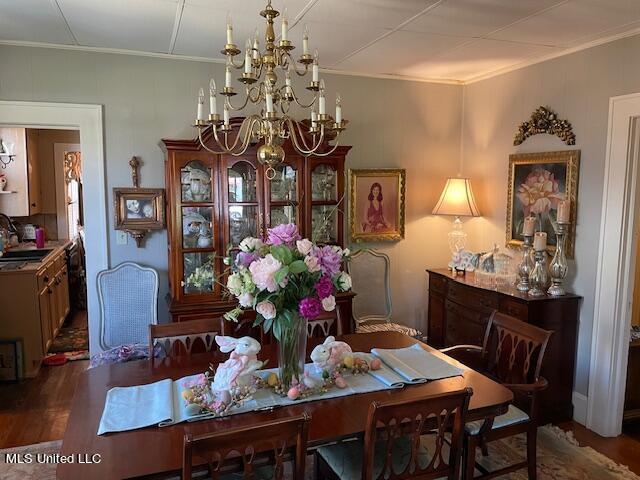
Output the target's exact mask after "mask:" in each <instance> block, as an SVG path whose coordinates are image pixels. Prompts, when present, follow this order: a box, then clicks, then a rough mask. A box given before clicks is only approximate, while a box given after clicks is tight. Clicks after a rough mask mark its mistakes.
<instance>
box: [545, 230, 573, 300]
mask: <svg viewBox="0 0 640 480" xmlns="http://www.w3.org/2000/svg"><path fill="white" fill-rule="evenodd" d="M569 225H570V224H569V223H564V222H563V223H560V222H558V228H557V230H556V253H555V254H554V255H553V259H552V260H551V264H550V265H549V274H550V275H551V286H550V287H549V290H547V293H548V294H549V295H553V296H554V297H557V296H562V295H566V294H567V292H566V291H565V289H564V286H563V283H564V279H565V277H566V276H567V270H568V269H569V266H568V265H567V256H566V254H565V251H564V249H565V247H564V242H565V239H566V237H567V232H568V231H569Z"/></svg>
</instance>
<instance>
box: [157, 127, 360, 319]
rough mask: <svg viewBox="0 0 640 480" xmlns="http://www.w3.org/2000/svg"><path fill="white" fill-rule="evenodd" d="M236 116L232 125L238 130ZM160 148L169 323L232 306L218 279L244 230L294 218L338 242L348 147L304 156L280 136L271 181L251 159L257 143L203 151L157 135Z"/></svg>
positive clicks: (314, 235) (190, 142) (313, 233)
mask: <svg viewBox="0 0 640 480" xmlns="http://www.w3.org/2000/svg"><path fill="white" fill-rule="evenodd" d="M241 121H242V119H232V121H231V123H232V125H235V127H236V128H237V127H238V125H239V124H240V123H241ZM202 138H203V141H204V143H205V145H207V143H208V142H209V143H211V142H212V133H211V129H210V128H209V129H206V130H205V131H204V132H203V133H202ZM211 146H213V145H211ZM161 147H162V148H163V150H164V151H165V153H166V161H165V182H166V189H167V197H166V198H167V203H168V205H167V210H166V211H167V229H168V235H167V237H168V254H169V298H168V301H169V311H170V314H171V317H172V320H173V321H184V320H193V319H199V318H211V317H212V316H213V315H221V314H223V313H225V312H226V311H228V310H229V309H231V308H232V307H233V302H232V300H231V299H229V298H226V297H224V296H223V291H222V290H223V289H222V288H221V286H220V284H219V283H217V282H216V279H218V277H219V276H220V274H221V273H222V272H223V271H224V268H225V265H224V263H223V257H224V256H225V254H226V251H227V248H228V247H231V252H232V255H233V254H234V253H235V252H236V251H237V247H238V245H239V243H240V241H241V240H242V239H243V238H245V237H247V236H252V237H263V236H264V235H265V233H266V231H267V229H268V228H269V227H271V226H274V225H277V224H280V223H295V224H296V225H298V228H299V230H300V234H301V235H302V236H304V237H307V238H311V239H313V241H315V242H318V243H324V244H336V245H343V243H344V230H343V223H344V222H343V210H344V204H343V202H344V198H343V197H344V162H345V156H346V154H347V152H348V151H349V150H350V149H351V147H350V146H340V147H338V148H336V149H335V151H333V152H332V153H331V154H330V155H328V156H325V157H317V156H312V157H308V158H305V157H303V156H301V155H300V154H299V153H298V152H297V151H296V150H295V149H294V148H293V146H292V145H290V143H289V141H286V142H285V143H284V144H283V145H282V147H283V148H284V150H285V154H286V158H285V162H284V163H283V164H281V165H279V166H276V167H275V169H276V176H275V178H273V179H272V180H269V179H268V178H267V177H266V175H265V171H266V167H265V166H264V165H262V164H261V163H259V162H258V161H257V159H256V148H257V146H252V147H250V148H249V149H247V151H246V152H244V154H243V155H240V156H232V155H216V154H212V153H209V152H207V151H206V150H205V149H204V148H203V147H202V146H201V145H200V142H199V140H198V138H195V139H187V140H168V139H163V140H162V142H161ZM328 148H329V147H327V150H328ZM343 301H346V300H343ZM350 301H351V297H350V296H348V302H349V305H348V308H347V309H345V308H346V307H345V306H344V305H339V307H344V308H341V314H342V315H343V316H344V315H348V316H347V317H346V318H349V319H350V318H351V305H350ZM339 303H340V300H339Z"/></svg>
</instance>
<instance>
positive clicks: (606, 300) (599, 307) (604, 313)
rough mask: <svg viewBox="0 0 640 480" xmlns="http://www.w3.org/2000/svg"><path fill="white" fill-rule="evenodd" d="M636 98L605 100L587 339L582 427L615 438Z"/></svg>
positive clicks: (639, 132)
mask: <svg viewBox="0 0 640 480" xmlns="http://www.w3.org/2000/svg"><path fill="white" fill-rule="evenodd" d="M639 147H640V93H637V94H631V95H623V96H619V97H612V98H611V99H610V100H609V128H608V135H607V150H606V159H605V168H604V189H603V194H602V216H601V222H600V243H599V248H598V258H597V261H598V268H597V274H596V290H595V303H594V315H593V334H592V340H591V362H590V372H589V396H588V402H587V425H586V426H587V428H589V429H591V430H593V431H595V432H597V433H598V434H600V435H602V436H606V437H612V436H617V435H620V433H621V431H622V418H623V414H624V397H625V389H626V380H627V361H628V356H629V327H630V325H631V308H630V306H631V300H632V298H633V287H634V285H633V284H634V277H635V275H634V266H635V256H636V247H637V245H638V242H637V235H636V233H635V232H636V227H637V225H636V223H637V222H636V218H635V217H636V212H639V211H640V209H639V208H637V207H638V200H639V199H638V197H639V195H638V193H639V192H638V188H637V183H638V173H640V169H639V167H638V163H639V162H638V161H636V159H637V158H638V154H639V152H638V149H639Z"/></svg>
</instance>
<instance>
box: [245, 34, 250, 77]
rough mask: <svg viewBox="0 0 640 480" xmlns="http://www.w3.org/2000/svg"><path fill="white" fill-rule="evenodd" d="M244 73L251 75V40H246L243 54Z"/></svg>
mask: <svg viewBox="0 0 640 480" xmlns="http://www.w3.org/2000/svg"><path fill="white" fill-rule="evenodd" d="M244 73H247V74H248V73H251V40H249V39H247V48H246V51H245V54H244Z"/></svg>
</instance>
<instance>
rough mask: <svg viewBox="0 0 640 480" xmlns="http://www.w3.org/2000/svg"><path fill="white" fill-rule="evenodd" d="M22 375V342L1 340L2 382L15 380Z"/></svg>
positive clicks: (0, 362)
mask: <svg viewBox="0 0 640 480" xmlns="http://www.w3.org/2000/svg"><path fill="white" fill-rule="evenodd" d="M21 377H22V343H21V342H20V340H0V382H15V381H17V380H20V378H21Z"/></svg>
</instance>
